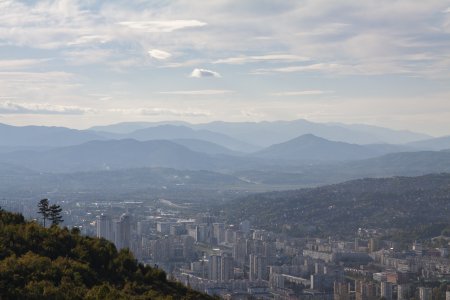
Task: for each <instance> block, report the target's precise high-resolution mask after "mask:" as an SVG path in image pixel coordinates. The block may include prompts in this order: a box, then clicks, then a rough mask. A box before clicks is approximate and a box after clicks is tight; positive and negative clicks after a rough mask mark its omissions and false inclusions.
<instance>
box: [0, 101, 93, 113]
mask: <svg viewBox="0 0 450 300" xmlns="http://www.w3.org/2000/svg"><path fill="white" fill-rule="evenodd" d="M91 111H92V110H91V109H88V108H81V107H76V106H63V105H51V104H41V103H39V104H38V103H21V104H19V103H14V102H10V101H7V102H3V103H0V114H12V115H19V114H23V115H83V114H85V113H87V112H91Z"/></svg>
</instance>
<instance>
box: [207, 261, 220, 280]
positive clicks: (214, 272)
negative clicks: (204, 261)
mask: <svg viewBox="0 0 450 300" xmlns="http://www.w3.org/2000/svg"><path fill="white" fill-rule="evenodd" d="M208 273H209V279H210V280H216V281H219V280H220V275H221V257H220V255H211V256H210V257H209V272H208Z"/></svg>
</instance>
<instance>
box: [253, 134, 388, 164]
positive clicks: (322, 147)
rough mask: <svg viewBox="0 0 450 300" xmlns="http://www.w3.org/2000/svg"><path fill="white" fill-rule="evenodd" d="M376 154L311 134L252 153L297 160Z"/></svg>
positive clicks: (270, 157) (371, 155)
mask: <svg viewBox="0 0 450 300" xmlns="http://www.w3.org/2000/svg"><path fill="white" fill-rule="evenodd" d="M378 154H379V153H378V152H377V151H375V150H372V149H369V148H366V147H364V146H360V145H355V144H349V143H344V142H333V141H329V140H326V139H323V138H320V137H317V136H315V135H312V134H305V135H302V136H299V137H297V138H294V139H292V140H289V141H287V142H284V143H281V144H276V145H272V146H269V147H267V148H265V149H263V150H261V151H258V152H256V153H254V155H255V156H257V157H262V158H268V159H279V160H297V161H343V160H344V161H345V160H358V159H365V158H369V157H374V156H377V155H378Z"/></svg>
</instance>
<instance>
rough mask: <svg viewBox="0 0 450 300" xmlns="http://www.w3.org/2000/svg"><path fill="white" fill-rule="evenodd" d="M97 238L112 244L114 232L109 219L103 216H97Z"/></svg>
mask: <svg viewBox="0 0 450 300" xmlns="http://www.w3.org/2000/svg"><path fill="white" fill-rule="evenodd" d="M96 223H97V224H96V225H97V237H98V238H104V239H107V240H108V241H111V242H114V231H113V227H112V220H111V217H110V216H108V215H105V214H101V215H99V216H97V222H96Z"/></svg>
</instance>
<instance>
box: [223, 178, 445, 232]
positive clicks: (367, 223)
mask: <svg viewBox="0 0 450 300" xmlns="http://www.w3.org/2000/svg"><path fill="white" fill-rule="evenodd" d="M222 209H223V210H224V211H225V214H226V215H227V217H228V218H231V219H234V220H235V221H240V220H244V219H249V220H251V222H252V224H254V225H255V226H256V227H261V228H266V229H269V230H275V231H285V232H288V233H290V234H292V235H297V236H305V235H317V234H321V235H341V236H351V235H353V234H354V233H355V232H356V230H357V229H358V228H360V227H362V228H381V229H400V230H405V229H409V228H419V227H421V226H428V225H429V224H438V223H439V224H448V223H450V174H433V175H426V176H420V177H393V178H381V179H360V180H354V181H349V182H345V183H341V184H335V185H328V186H323V187H318V188H311V189H301V190H293V191H283V192H271V193H263V194H255V195H251V196H247V197H245V198H241V199H237V200H235V201H234V202H229V203H227V204H226V206H225V207H222Z"/></svg>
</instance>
